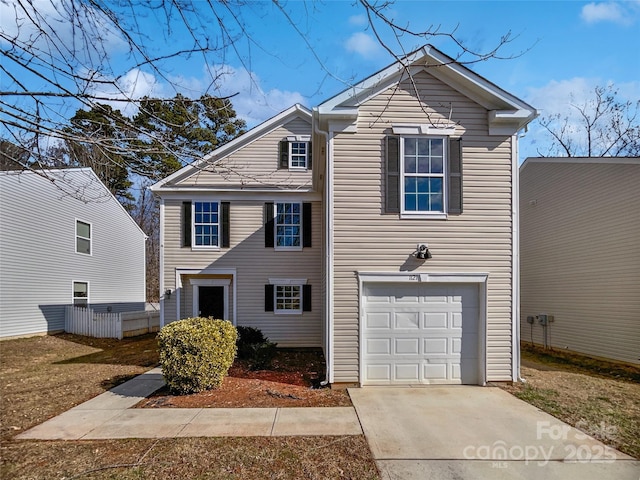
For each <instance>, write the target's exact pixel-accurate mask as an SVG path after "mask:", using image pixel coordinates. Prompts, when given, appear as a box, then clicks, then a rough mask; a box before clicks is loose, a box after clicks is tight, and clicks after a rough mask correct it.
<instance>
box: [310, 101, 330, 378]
mask: <svg viewBox="0 0 640 480" xmlns="http://www.w3.org/2000/svg"><path fill="white" fill-rule="evenodd" d="M313 111H314V113H316V114H317V115H312V117H311V121H312V123H313V131H314V132H315V133H316V134H318V135H322V136H323V137H324V138H325V172H326V175H325V178H324V192H325V194H324V200H325V201H324V206H325V232H324V234H325V240H324V245H325V305H324V314H325V323H326V339H325V342H326V343H325V346H326V348H325V365H326V371H325V379H324V380H323V381H322V382H321V385H323V386H325V385H328V384H330V383H333V161H332V157H333V151H332V148H331V146H332V144H331V140H330V137H329V132H327V131H325V130H321V129H320V126H319V125H318V123H319V121H320V119H319V118H317V119H316V117H319V116H320V114H319V112H318V109H317V107H316V108H314V109H313Z"/></svg>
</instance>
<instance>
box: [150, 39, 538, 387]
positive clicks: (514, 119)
mask: <svg viewBox="0 0 640 480" xmlns="http://www.w3.org/2000/svg"><path fill="white" fill-rule="evenodd" d="M536 115H537V112H536V110H535V109H534V108H533V107H531V106H529V105H528V104H526V103H525V102H523V101H522V100H520V99H518V98H516V97H514V96H513V95H511V94H509V93H508V92H506V91H504V90H502V89H501V88H499V87H497V86H496V85H495V84H493V83H491V82H489V81H487V80H485V79H484V78H482V77H480V76H478V75H477V74H475V73H474V72H472V71H471V70H469V69H468V68H466V67H464V66H463V65H460V64H458V63H456V62H455V61H454V60H453V59H451V58H449V57H448V56H446V55H444V54H443V53H441V52H439V51H438V50H436V49H435V48H433V47H430V46H425V47H423V48H421V49H419V50H417V51H416V52H414V53H412V54H410V55H408V56H407V57H406V58H403V59H402V60H401V61H398V62H396V63H394V64H392V65H390V66H389V67H387V68H385V69H383V70H381V71H380V72H377V73H375V74H374V75H372V76H370V77H368V78H367V79H365V80H363V81H362V82H360V83H358V84H356V85H354V86H352V87H351V88H349V89H348V90H345V91H344V92H342V93H340V94H338V95H336V96H334V97H332V98H331V99H329V100H328V101H326V102H324V103H322V104H320V105H319V106H317V107H315V108H313V109H312V111H309V110H307V109H306V108H304V107H302V106H300V105H295V106H293V107H291V108H289V109H288V110H286V111H284V112H282V113H280V114H279V115H276V116H275V117H273V118H272V119H270V120H268V121H266V122H264V123H263V124H261V125H259V126H257V127H255V128H254V129H252V130H250V131H249V132H247V133H245V134H244V135H242V136H240V137H238V138H237V139H235V140H234V141H232V142H230V143H228V144H226V145H224V146H223V147H221V148H219V149H217V150H215V151H214V152H212V153H211V154H210V155H208V156H205V157H204V158H202V159H200V160H198V161H196V162H194V163H193V164H192V165H189V166H187V167H185V168H183V169H182V170H180V171H178V172H177V173H175V174H174V175H172V176H170V177H168V178H166V179H164V180H162V181H161V182H158V183H157V184H156V185H154V186H153V187H152V191H153V192H154V193H155V194H156V195H157V196H158V197H159V198H160V202H161V207H160V208H161V210H160V212H161V213H160V216H161V220H160V221H161V242H160V243H161V259H160V263H161V275H160V282H161V288H160V291H161V295H162V299H161V311H162V316H163V320H162V322H163V323H168V322H171V321H174V320H176V319H178V318H182V317H185V316H191V315H198V314H214V315H216V316H222V317H223V318H226V319H229V320H231V321H232V322H233V323H234V324H237V325H249V326H254V327H258V328H260V329H262V330H263V331H264V332H265V334H266V335H267V336H268V337H269V338H270V339H271V340H272V341H275V342H278V344H280V345H281V346H320V347H322V348H323V350H324V354H325V359H326V362H327V378H326V381H327V382H329V383H331V384H334V385H353V384H358V385H389V384H394V385H404V384H429V383H454V384H455V383H458V384H460V383H465V384H485V383H486V382H489V381H512V380H517V379H518V378H519V371H518V368H519V360H520V359H519V344H520V343H519V341H520V336H519V311H518V308H519V305H518V298H519V283H518V280H519V272H518V267H519V264H518V253H519V251H518V234H517V232H518V205H517V202H516V199H517V187H518V183H517V178H518V154H517V152H518V149H517V144H518V132H519V131H520V130H521V129H523V128H524V127H525V126H526V125H527V124H528V123H529V122H530V121H531V120H532V119H534V118H535V116H536Z"/></svg>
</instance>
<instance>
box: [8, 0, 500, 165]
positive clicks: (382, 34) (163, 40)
mask: <svg viewBox="0 0 640 480" xmlns="http://www.w3.org/2000/svg"><path fill="white" fill-rule="evenodd" d="M292 5H295V6H296V8H297V7H298V6H299V5H300V4H299V3H294V4H289V3H287V2H283V1H279V0H272V2H271V3H270V4H263V3H255V2H245V1H244V0H225V1H222V2H218V1H198V0H152V1H149V0H125V1H122V2H115V1H112V2H109V1H106V2H105V1H98V0H2V1H0V15H1V16H2V18H3V27H2V29H1V30H0V44H1V46H2V59H3V60H2V62H1V63H0V72H1V73H2V76H3V77H4V80H3V86H2V88H1V91H0V112H1V114H2V115H1V119H0V138H2V139H4V140H6V141H9V142H11V143H12V144H14V145H16V146H18V147H19V150H17V151H19V152H24V151H28V152H29V156H28V161H25V156H24V155H22V153H21V154H20V155H5V157H3V158H4V160H11V161H12V162H13V163H15V164H17V165H18V166H19V167H20V168H38V167H40V166H46V165H48V164H51V162H50V161H48V159H47V158H46V156H47V152H48V151H50V150H49V149H48V146H49V145H50V144H51V143H53V144H55V143H57V142H64V143H67V142H75V143H82V144H83V145H85V146H87V142H91V141H92V138H87V136H86V135H85V136H83V137H82V138H78V137H77V131H75V130H73V129H71V130H69V129H67V128H65V126H66V122H67V119H68V118H69V117H70V116H71V115H72V114H73V112H76V111H77V110H78V109H84V110H87V111H91V110H92V109H95V108H96V107H97V105H98V104H100V103H105V102H109V103H110V104H111V105H115V107H114V109H113V111H114V112H117V111H118V110H122V111H124V108H125V107H126V106H130V105H136V107H137V108H139V107H140V106H142V108H144V105H141V103H140V101H141V99H140V98H137V96H136V94H135V86H136V84H138V83H141V82H142V83H143V82H145V81H151V80H152V79H157V80H159V81H161V82H162V83H163V85H166V86H168V87H169V88H170V89H172V90H173V91H172V92H168V94H167V92H166V91H165V94H164V96H165V97H167V96H168V97H173V96H175V95H177V94H179V93H184V92H183V91H182V90H184V89H182V88H181V85H180V81H179V80H176V72H175V65H176V64H177V63H179V62H183V61H185V62H186V61H189V60H193V59H194V58H199V59H200V61H201V63H202V64H203V65H204V68H205V69H206V71H208V72H209V73H210V78H209V83H208V85H206V86H204V88H203V91H199V92H193V93H194V96H196V97H199V96H201V95H212V96H215V93H216V85H217V80H218V79H219V75H220V71H219V70H217V68H216V66H219V65H223V64H225V63H229V61H230V59H231V58H232V57H233V59H234V60H233V61H235V62H239V63H241V64H242V65H243V67H244V68H245V69H246V70H247V71H251V55H252V52H254V51H260V50H261V49H262V48H263V47H262V44H263V42H264V39H261V38H260V37H259V36H256V35H255V34H254V33H253V31H252V25H251V22H250V21H249V20H247V18H249V16H251V15H253V17H252V18H256V17H257V18H259V17H261V16H262V17H263V18H266V16H267V13H268V14H270V15H280V16H281V17H280V19H281V20H283V21H284V22H285V23H286V24H287V25H289V26H290V28H291V29H292V30H293V31H294V32H295V33H297V34H298V35H299V36H300V39H301V41H302V42H304V44H305V45H306V46H307V48H308V51H309V54H310V56H311V57H313V59H315V61H316V62H317V65H318V67H319V68H320V70H321V71H324V72H325V74H326V75H330V76H333V78H336V79H337V77H335V75H334V74H333V73H332V72H331V69H330V68H328V67H327V66H326V65H325V64H324V62H323V60H322V58H321V57H320V55H319V54H318V53H317V52H316V50H315V48H314V45H313V44H312V43H311V41H310V40H309V36H308V35H307V32H306V31H305V30H304V29H303V28H302V27H301V25H303V24H304V23H303V22H300V21H299V19H294V17H293V15H292V11H293V10H294V9H293V8H292ZM356 5H357V6H358V7H359V8H360V9H361V11H362V12H363V14H364V15H365V16H366V18H367V19H368V22H369V27H368V28H370V30H371V32H373V34H374V35H375V37H376V38H377V39H378V41H379V42H380V43H381V44H382V45H383V46H384V48H385V50H386V51H387V52H388V53H389V54H390V56H391V57H392V58H393V59H394V60H400V59H401V58H403V56H404V55H405V54H406V53H407V52H408V51H409V48H411V49H413V48H415V47H416V46H417V45H419V44H424V43H427V42H429V41H431V40H432V39H434V38H437V37H446V38H447V39H449V40H451V41H452V42H453V45H455V47H456V48H457V49H458V52H456V57H455V60H457V61H461V62H468V63H472V62H477V61H484V60H487V59H489V58H509V57H510V56H507V57H504V56H502V55H499V51H500V50H501V48H502V47H504V46H505V44H507V43H509V42H510V41H511V40H512V36H511V34H510V33H507V34H505V35H504V36H503V37H502V38H500V39H499V40H498V41H497V42H496V45H495V47H494V48H491V49H489V50H488V52H477V51H473V50H472V49H470V48H467V47H466V46H465V45H464V43H463V42H462V41H460V40H459V38H458V36H457V34H456V31H455V30H454V31H452V32H443V31H442V30H441V28H440V27H439V26H437V25H429V26H427V27H426V28H410V27H409V26H408V25H404V24H399V23H397V22H396V21H394V19H393V18H392V16H391V15H392V13H391V12H392V11H393V2H390V1H386V0H383V1H370V0H359V1H358V3H357V4H356ZM304 8H305V9H307V10H306V11H307V13H310V12H313V11H314V10H315V9H321V8H331V4H330V3H329V4H323V3H320V2H317V3H316V2H305V3H304ZM260 9H262V11H261V12H258V13H256V12H257V11H258V10H260ZM267 9H269V10H268V12H267ZM245 52H248V53H245ZM123 65H124V66H123ZM407 73H409V70H408V69H407ZM338 80H339V79H338ZM344 83H345V84H347V85H348V83H349V82H348V81H346V80H344ZM217 97H220V95H217ZM149 100H151V99H150V98H147V99H146V101H147V102H149ZM222 100H224V98H222ZM223 103H224V102H223ZM145 114H148V115H149V116H151V117H154V122H152V123H154V124H156V125H157V124H158V123H161V122H166V119H163V118H160V117H158V116H157V115H155V114H154V112H153V111H148V112H145ZM124 117H125V119H127V118H130V117H131V116H130V115H126V114H125V115H124ZM127 128H128V129H129V131H130V132H131V134H132V135H137V136H140V137H145V138H154V134H156V133H157V131H158V130H159V129H157V128H156V131H155V132H154V131H148V130H147V129H145V126H144V125H141V124H137V125H136V124H134V123H133V122H130V124H129V125H127ZM157 140H158V141H157V142H149V143H152V144H153V145H154V147H158V146H160V148H162V149H164V150H166V151H167V155H170V156H173V157H175V158H179V159H184V158H188V156H186V155H182V154H180V153H179V152H177V150H178V149H179V146H178V145H172V144H168V143H166V142H163V141H162V140H163V139H161V138H158V139H157ZM95 141H97V140H95ZM99 141H100V142H101V143H100V145H98V148H100V149H102V150H117V146H113V147H111V146H108V145H105V144H104V139H100V140H99ZM12 151H14V150H9V151H8V152H9V153H10V152H12Z"/></svg>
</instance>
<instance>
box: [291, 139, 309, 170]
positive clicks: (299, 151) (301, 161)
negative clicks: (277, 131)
mask: <svg viewBox="0 0 640 480" xmlns="http://www.w3.org/2000/svg"><path fill="white" fill-rule="evenodd" d="M308 151H309V142H289V168H305V169H306V168H307V156H308Z"/></svg>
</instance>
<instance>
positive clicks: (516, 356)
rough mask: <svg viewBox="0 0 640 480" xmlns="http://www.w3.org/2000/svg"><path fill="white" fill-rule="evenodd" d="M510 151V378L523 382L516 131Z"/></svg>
mask: <svg viewBox="0 0 640 480" xmlns="http://www.w3.org/2000/svg"><path fill="white" fill-rule="evenodd" d="M511 145H512V148H511V151H512V161H511V168H512V169H513V174H512V176H511V178H512V182H513V185H512V187H511V188H512V190H511V192H512V195H511V198H512V200H511V201H512V203H513V205H512V209H511V224H512V233H511V234H512V236H513V240H512V243H513V253H512V260H511V261H512V267H511V271H512V279H511V281H512V288H511V292H512V295H513V313H512V317H513V318H512V325H513V332H512V347H511V348H512V352H513V364H512V368H513V374H512V379H513V380H515V381H518V382H524V379H523V378H522V377H521V376H520V359H521V353H520V168H519V165H518V160H519V157H520V152H519V148H518V133H517V132H516V133H515V134H514V135H513V136H512V137H511Z"/></svg>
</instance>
